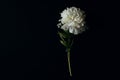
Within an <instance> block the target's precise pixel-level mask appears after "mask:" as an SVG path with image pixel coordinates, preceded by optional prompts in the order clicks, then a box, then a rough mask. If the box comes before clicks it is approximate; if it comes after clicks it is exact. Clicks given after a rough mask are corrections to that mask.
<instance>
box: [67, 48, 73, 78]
mask: <svg viewBox="0 0 120 80" xmlns="http://www.w3.org/2000/svg"><path fill="white" fill-rule="evenodd" d="M67 57H68V68H69V73H70V76H71V77H72V72H71V66H70V50H68V53H67Z"/></svg>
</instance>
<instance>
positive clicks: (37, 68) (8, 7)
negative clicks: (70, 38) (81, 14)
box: [0, 0, 119, 80]
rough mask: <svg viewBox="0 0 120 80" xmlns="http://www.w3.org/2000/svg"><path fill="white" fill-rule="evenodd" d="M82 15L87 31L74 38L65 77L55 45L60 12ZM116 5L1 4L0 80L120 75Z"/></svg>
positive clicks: (78, 0)
mask: <svg viewBox="0 0 120 80" xmlns="http://www.w3.org/2000/svg"><path fill="white" fill-rule="evenodd" d="M71 6H75V7H78V8H81V9H82V10H84V11H85V12H86V23H87V26H88V30H86V32H84V33H82V34H80V35H77V36H75V42H74V45H73V47H72V50H71V66H72V73H73V77H72V78H70V77H69V73H68V66H67V56H66V52H65V48H64V47H63V46H62V45H61V44H60V43H59V37H58V35H57V30H58V28H57V26H56V25H57V23H58V19H60V14H59V13H60V12H61V11H62V10H64V9H65V8H66V7H71ZM115 9H116V8H115V6H114V2H112V1H111V2H110V1H106V2H105V1H104V0H103V1H102V0H55V1H53V0H39V1H35V0H20V1H19V0H8V1H7V0H5V1H3V4H2V7H1V13H2V14H1V25H0V28H1V29H0V30H1V31H0V34H1V35H0V37H1V38H0V39H1V40H0V56H1V58H0V59H1V60H0V67H1V68H0V73H1V75H0V80H7V79H11V80H50V79H51V80H70V79H71V80H88V79H89V80H90V79H91V80H101V79H113V80H115V78H116V76H117V75H118V74H117V72H118V70H117V66H118V63H119V62H118V58H117V57H118V51H117V47H116V46H117V45H118V41H119V40H118V39H117V38H116V37H119V34H118V31H117V29H116V28H115V23H117V22H116V21H115V19H114V17H115V14H113V13H115V11H116V10H115Z"/></svg>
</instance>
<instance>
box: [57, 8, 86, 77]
mask: <svg viewBox="0 0 120 80" xmlns="http://www.w3.org/2000/svg"><path fill="white" fill-rule="evenodd" d="M59 21H60V23H59V24H58V28H60V29H62V30H59V31H58V35H59V37H60V43H61V44H62V45H63V46H65V47H66V52H67V58H68V69H69V73H70V76H71V77H72V71H71V65H70V52H71V47H72V45H73V42H74V37H73V34H74V35H77V34H79V33H82V32H83V31H85V29H86V27H85V14H84V11H82V10H80V9H79V8H76V7H70V8H67V9H65V10H64V11H63V12H62V13H61V19H60V20H59ZM71 33H72V34H71Z"/></svg>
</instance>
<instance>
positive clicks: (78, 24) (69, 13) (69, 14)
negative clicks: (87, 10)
mask: <svg viewBox="0 0 120 80" xmlns="http://www.w3.org/2000/svg"><path fill="white" fill-rule="evenodd" d="M61 17H62V18H61V19H60V20H59V21H60V23H59V24H58V28H61V29H63V30H65V31H69V32H70V33H73V34H75V35H77V34H79V33H81V32H83V31H85V26H84V24H85V21H84V20H85V15H84V11H82V10H80V9H79V8H76V7H70V8H67V9H65V10H64V11H63V12H62V13H61Z"/></svg>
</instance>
